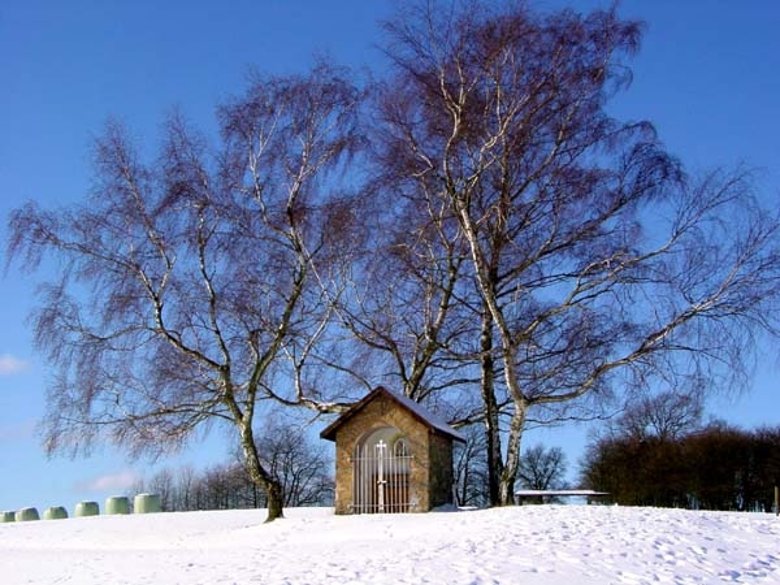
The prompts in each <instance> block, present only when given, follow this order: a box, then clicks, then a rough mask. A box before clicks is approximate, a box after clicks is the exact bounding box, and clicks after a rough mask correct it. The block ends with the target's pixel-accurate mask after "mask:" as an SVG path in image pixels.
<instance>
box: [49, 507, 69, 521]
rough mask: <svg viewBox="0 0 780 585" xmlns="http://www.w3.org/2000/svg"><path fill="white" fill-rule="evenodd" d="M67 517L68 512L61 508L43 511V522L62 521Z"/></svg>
mask: <svg viewBox="0 0 780 585" xmlns="http://www.w3.org/2000/svg"><path fill="white" fill-rule="evenodd" d="M67 517H68V511H67V510H66V509H65V508H64V507H63V506H51V507H50V508H46V509H45V510H44V511H43V519H44V520H64V519H65V518H67Z"/></svg>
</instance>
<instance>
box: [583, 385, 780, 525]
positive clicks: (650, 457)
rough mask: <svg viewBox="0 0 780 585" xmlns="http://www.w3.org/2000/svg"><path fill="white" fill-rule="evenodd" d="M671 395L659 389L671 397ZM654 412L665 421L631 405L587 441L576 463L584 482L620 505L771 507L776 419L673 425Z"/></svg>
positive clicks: (778, 450) (779, 461)
mask: <svg viewBox="0 0 780 585" xmlns="http://www.w3.org/2000/svg"><path fill="white" fill-rule="evenodd" d="M671 398H672V395H665V399H666V400H668V401H669V404H670V405H671ZM650 402H651V401H645V402H644V404H645V405H647V404H649V403H650ZM678 406H679V403H678ZM650 411H652V409H651V410H650ZM650 411H648V412H650ZM654 412H655V415H656V419H657V420H656V422H661V421H664V420H665V421H666V422H665V423H663V422H661V424H658V425H653V424H650V425H644V424H641V423H639V424H637V421H638V419H639V418H641V417H636V416H635V415H636V413H632V416H629V417H623V418H622V419H619V420H618V423H617V425H616V426H617V427H618V428H617V430H616V431H615V430H613V432H610V433H607V434H606V435H604V436H602V437H599V438H597V439H596V440H594V441H593V442H592V443H591V445H590V446H589V448H588V451H587V455H586V457H585V461H584V463H583V470H582V481H583V484H584V485H585V486H586V487H588V488H591V489H595V490H602V491H607V492H609V494H610V499H611V500H612V501H614V502H615V503H618V504H621V505H631V506H661V507H677V508H692V509H706V510H739V511H767V512H768V511H771V510H772V507H773V499H774V486H776V485H780V426H778V427H772V428H760V429H756V430H751V431H748V430H743V429H739V428H735V427H732V426H729V425H727V424H725V423H723V422H712V423H709V424H707V425H704V426H701V425H694V426H688V427H687V428H686V427H683V426H679V427H675V426H674V425H672V424H667V423H670V421H669V420H668V417H664V416H657V415H658V411H657V410H656V411H654ZM680 412H682V409H680V410H676V411H675V410H674V409H672V410H670V411H669V414H672V415H675V416H676V415H679V414H680ZM685 418H686V417H685V416H682V417H681V418H680V421H682V420H683V419H685ZM648 420H649V419H645V421H646V422H647V421H648ZM629 422H630V423H631V424H626V423H629Z"/></svg>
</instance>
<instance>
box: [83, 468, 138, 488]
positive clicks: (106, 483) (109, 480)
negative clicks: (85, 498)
mask: <svg viewBox="0 0 780 585" xmlns="http://www.w3.org/2000/svg"><path fill="white" fill-rule="evenodd" d="M140 479H141V476H139V475H138V474H137V473H135V472H134V471H132V470H129V469H127V470H125V471H120V472H119V473H109V474H106V475H100V476H98V477H95V478H92V479H90V480H87V481H84V482H80V483H79V484H78V485H77V486H76V487H77V488H78V489H79V490H87V491H93V492H105V491H113V490H116V491H122V490H126V489H129V488H131V487H133V486H134V485H135V484H137V483H138V481H139V480H140Z"/></svg>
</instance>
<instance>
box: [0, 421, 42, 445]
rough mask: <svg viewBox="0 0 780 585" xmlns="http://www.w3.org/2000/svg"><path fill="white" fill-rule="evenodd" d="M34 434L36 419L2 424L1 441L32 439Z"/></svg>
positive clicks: (0, 429) (0, 430)
mask: <svg viewBox="0 0 780 585" xmlns="http://www.w3.org/2000/svg"><path fill="white" fill-rule="evenodd" d="M34 435H35V420H34V419H28V420H23V421H20V422H16V423H11V424H6V425H0V441H25V440H30V439H32V438H33V436H34Z"/></svg>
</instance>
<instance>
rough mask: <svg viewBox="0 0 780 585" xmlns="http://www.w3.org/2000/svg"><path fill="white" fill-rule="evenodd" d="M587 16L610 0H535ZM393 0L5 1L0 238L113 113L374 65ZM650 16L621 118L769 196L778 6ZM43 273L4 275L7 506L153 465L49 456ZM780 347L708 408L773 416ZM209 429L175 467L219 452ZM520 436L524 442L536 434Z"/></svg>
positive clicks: (628, 13)
mask: <svg viewBox="0 0 780 585" xmlns="http://www.w3.org/2000/svg"><path fill="white" fill-rule="evenodd" d="M532 4H533V5H536V6H542V7H549V6H552V7H562V6H571V7H573V8H575V9H577V10H587V9H589V8H592V7H595V6H604V5H608V4H609V3H608V2H602V1H599V0H588V1H578V2H575V1H574V0H568V1H567V0H537V1H536V2H533V3H532ZM392 6H393V3H391V2H389V1H386V0H340V1H332V2H323V1H321V0H252V1H250V0H231V2H229V3H228V2H206V1H199V0H189V1H187V2H183V1H181V0H174V1H165V2H159V1H156V0H154V1H152V0H137V1H135V2H132V3H131V2H106V1H105V0H71V1H70V2H60V1H56V0H49V1H42V0H4V2H3V3H2V4H1V5H0V218H2V222H0V239H2V241H3V242H4V241H5V237H6V231H5V221H6V218H7V215H8V212H9V211H10V210H11V209H13V208H14V207H17V206H19V205H21V204H22V203H23V202H25V201H27V200H28V199H35V200H37V201H39V202H41V203H42V204H43V205H46V206H56V205H60V204H67V203H68V202H72V201H77V200H79V199H80V198H81V197H82V196H83V195H84V193H86V192H87V190H88V189H89V185H90V168H89V145H90V141H91V139H92V137H94V136H95V135H96V134H97V133H99V132H100V129H101V126H102V124H103V122H104V121H105V120H106V118H107V117H109V116H115V117H118V118H119V119H121V120H123V121H125V122H126V123H127V124H128V125H129V126H130V127H131V128H132V129H133V131H134V133H135V134H136V136H137V137H138V138H139V139H140V140H141V141H143V142H144V143H145V144H147V145H150V146H152V147H153V146H154V144H155V136H156V133H157V129H158V125H159V123H160V122H161V120H162V117H163V115H164V114H165V113H166V112H167V111H168V110H169V109H170V108H172V107H173V106H180V107H181V109H182V110H183V111H184V113H185V114H187V115H188V116H189V117H190V118H191V119H193V120H195V121H196V122H197V123H198V124H199V125H200V126H201V127H203V128H206V129H209V128H211V127H212V124H213V116H212V114H213V110H214V106H215V104H216V103H217V102H219V101H220V100H221V99H223V98H225V97H227V96H229V95H230V94H232V93H236V92H239V91H241V90H242V88H243V83H244V80H245V79H246V76H247V72H248V71H249V69H250V68H251V67H254V68H256V69H258V70H259V71H263V72H271V73H280V72H281V73H291V72H296V71H301V70H303V69H305V68H306V67H307V66H308V65H310V64H311V63H312V55H314V54H320V55H323V54H324V55H328V56H329V58H332V59H333V60H334V61H336V62H339V63H343V64H346V65H351V66H355V67H362V66H370V65H373V64H376V63H379V62H381V55H380V53H379V51H378V50H377V49H376V44H377V43H380V42H381V34H380V30H379V27H378V26H377V19H378V18H380V17H382V16H385V15H387V14H389V13H390V12H391V10H392ZM620 13H621V14H622V15H623V16H625V17H630V18H639V19H642V20H644V21H646V23H647V28H646V31H645V36H644V42H643V47H642V51H641V52H640V54H639V56H638V57H637V58H636V59H635V61H634V63H633V64H634V73H635V79H634V83H633V85H632V87H631V88H630V89H629V91H628V92H627V93H626V94H624V95H622V96H620V97H619V98H618V99H617V100H615V102H614V104H613V105H612V111H613V112H614V113H615V114H616V115H618V116H620V117H623V118H628V119H649V120H651V121H652V122H654V123H655V124H656V126H657V128H658V130H659V133H660V136H661V138H662V139H663V140H664V141H665V143H666V144H667V146H668V148H669V149H670V150H671V151H672V152H673V153H675V154H677V155H678V156H680V157H681V158H682V160H683V161H684V162H685V163H686V164H687V165H688V168H689V170H691V171H692V172H697V171H703V170H706V169H708V168H710V167H712V166H714V165H736V164H739V163H744V164H746V165H747V166H749V167H751V168H755V169H756V170H757V182H756V185H757V188H758V190H759V193H761V194H762V197H764V198H765V201H767V202H769V201H776V200H777V195H778V192H780V157H779V155H780V116H778V115H777V112H776V110H777V108H778V106H780V35H778V34H777V31H778V30H780V3H777V2H776V0H751V1H746V2H733V1H731V0H686V1H684V2H680V1H679V0H653V1H648V0H643V1H642V0H625V1H624V2H623V3H622V4H621V6H620ZM3 263H4V259H3ZM34 287H35V279H34V278H30V277H28V276H24V275H20V274H19V273H18V272H17V271H16V270H12V271H10V272H9V273H8V274H6V275H5V277H4V278H3V279H2V280H1V281H0V509H15V508H18V507H21V506H28V505H35V506H38V507H39V508H45V507H47V506H50V505H55V504H56V505H66V506H68V508H69V509H71V510H72V506H73V505H74V504H75V503H76V502H77V501H79V500H82V499H98V500H102V499H103V498H105V497H106V496H107V495H111V494H113V493H124V492H127V490H129V487H130V485H131V484H132V482H133V480H134V478H135V477H136V476H137V475H139V474H144V473H146V472H147V470H148V469H149V468H150V464H149V463H147V462H143V461H140V462H139V461H136V462H133V461H128V460H127V458H126V457H125V456H124V454H122V453H121V452H117V451H115V450H113V449H105V450H102V451H99V452H97V453H96V454H95V455H93V456H92V457H91V458H89V459H76V460H70V459H64V458H58V459H54V460H51V461H49V460H47V459H46V458H45V456H44V455H43V452H42V449H41V447H40V441H39V438H38V436H37V435H36V433H35V427H36V424H37V422H38V421H39V420H40V418H41V416H42V415H43V412H44V406H43V401H44V389H45V384H46V379H47V375H48V370H47V366H46V364H45V363H43V362H42V361H41V359H40V357H39V356H37V355H36V354H35V353H34V351H33V348H32V345H31V335H30V332H29V328H28V324H27V322H26V315H27V314H28V312H29V310H30V308H31V306H32V302H33V293H34ZM778 353H779V352H778V347H777V346H765V347H763V348H762V350H761V353H760V355H759V356H758V367H757V368H756V372H755V376H754V378H753V384H752V387H750V388H745V389H741V390H742V391H741V392H737V391H736V389H735V392H734V393H731V394H729V395H723V396H718V397H716V398H715V399H713V400H712V401H711V402H710V404H709V412H710V414H711V415H712V416H717V417H719V418H723V419H725V420H728V421H730V422H733V423H735V424H740V425H744V426H747V427H750V426H755V425H759V424H774V425H777V424H780V397H778V392H777V382H776V379H777V377H778V373H780V370H779V368H778ZM586 432H587V429H585V428H582V427H579V428H574V429H566V428H564V429H549V430H545V431H539V432H535V433H532V434H531V435H530V436H529V437H528V439H527V441H528V443H534V442H537V441H544V442H545V443H547V444H550V445H560V446H562V447H564V449H565V450H566V451H567V453H568V454H569V459H570V462H571V463H572V467H576V465H575V464H576V461H577V459H578V457H579V456H580V454H581V444H582V441H583V438H584V436H585V433H586ZM223 439H224V438H223V437H221V436H217V437H214V438H213V440H211V441H209V442H208V443H207V444H197V445H194V446H193V448H192V449H190V450H188V451H187V452H185V453H183V454H182V455H181V456H180V457H178V458H176V459H175V460H172V461H170V462H161V463H159V464H158V465H160V464H165V463H170V464H174V465H175V464H179V463H180V462H189V463H193V464H195V465H208V464H211V463H213V462H215V461H218V460H220V459H223V458H225V457H226V456H227V455H226V454H227V452H228V447H227V446H226V445H225V443H226V441H224V440H223ZM528 443H527V444H528Z"/></svg>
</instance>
